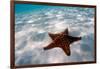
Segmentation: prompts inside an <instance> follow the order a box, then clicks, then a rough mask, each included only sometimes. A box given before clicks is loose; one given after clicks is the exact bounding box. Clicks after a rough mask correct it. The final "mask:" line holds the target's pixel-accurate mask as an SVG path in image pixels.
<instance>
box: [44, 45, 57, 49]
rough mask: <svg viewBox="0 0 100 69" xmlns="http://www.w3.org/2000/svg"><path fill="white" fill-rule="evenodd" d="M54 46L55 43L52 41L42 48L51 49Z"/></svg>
mask: <svg viewBox="0 0 100 69" xmlns="http://www.w3.org/2000/svg"><path fill="white" fill-rule="evenodd" d="M54 47H56V45H55V44H54V43H51V44H49V45H48V46H46V47H44V50H48V49H52V48H54Z"/></svg>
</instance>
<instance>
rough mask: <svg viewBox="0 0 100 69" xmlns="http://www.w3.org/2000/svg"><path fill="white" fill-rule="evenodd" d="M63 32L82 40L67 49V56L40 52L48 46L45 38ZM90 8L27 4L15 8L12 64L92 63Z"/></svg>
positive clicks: (57, 51) (91, 17)
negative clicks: (68, 53)
mask: <svg viewBox="0 0 100 69" xmlns="http://www.w3.org/2000/svg"><path fill="white" fill-rule="evenodd" d="M66 28H68V30H69V34H70V35H72V36H81V37H82V40H80V41H78V42H75V43H73V44H71V45H70V47H71V56H66V55H65V54H64V52H63V51H62V50H61V49H60V48H54V49H51V50H48V51H44V50H43V47H45V46H47V45H48V44H50V43H51V42H52V40H51V38H50V37H49V35H48V32H50V33H59V32H62V31H64V30H65V29H66ZM93 36H94V8H81V7H80V8H79V7H67V6H66V7H63V6H62V7H60V6H44V5H32V4H31V5H30V4H16V5H15V59H16V60H15V63H16V65H24V64H50V63H64V62H66V63H68V62H82V61H94V37H93Z"/></svg>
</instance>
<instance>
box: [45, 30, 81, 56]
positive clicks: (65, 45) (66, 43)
mask: <svg viewBox="0 0 100 69" xmlns="http://www.w3.org/2000/svg"><path fill="white" fill-rule="evenodd" d="M49 36H50V37H51V38H52V40H53V42H52V43H51V44H49V45H48V46H47V47H44V50H48V49H52V48H55V47H60V48H61V49H62V50H63V51H64V52H65V54H66V55H68V56H70V55H71V52H70V44H71V43H73V42H75V41H78V40H81V37H73V36H70V35H69V34H68V29H66V30H65V31H64V32H61V33H58V34H51V33H49Z"/></svg>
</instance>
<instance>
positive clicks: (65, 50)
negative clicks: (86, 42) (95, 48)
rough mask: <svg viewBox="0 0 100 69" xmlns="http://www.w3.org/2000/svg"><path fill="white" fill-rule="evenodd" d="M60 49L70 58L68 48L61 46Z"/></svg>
mask: <svg viewBox="0 0 100 69" xmlns="http://www.w3.org/2000/svg"><path fill="white" fill-rule="evenodd" d="M61 48H62V50H63V51H64V52H65V54H66V55H68V56H70V54H71V52H70V46H63V47H61Z"/></svg>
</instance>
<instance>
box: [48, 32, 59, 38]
mask: <svg viewBox="0 0 100 69" xmlns="http://www.w3.org/2000/svg"><path fill="white" fill-rule="evenodd" d="M49 36H50V37H51V38H52V40H54V39H55V38H56V37H57V36H59V34H51V33H49Z"/></svg>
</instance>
